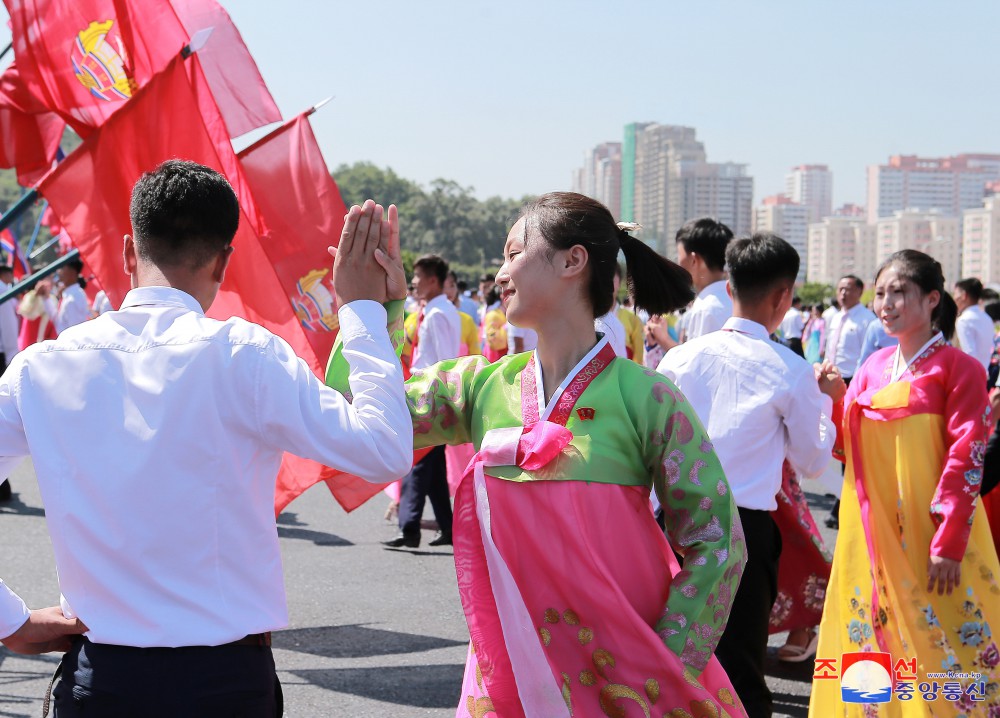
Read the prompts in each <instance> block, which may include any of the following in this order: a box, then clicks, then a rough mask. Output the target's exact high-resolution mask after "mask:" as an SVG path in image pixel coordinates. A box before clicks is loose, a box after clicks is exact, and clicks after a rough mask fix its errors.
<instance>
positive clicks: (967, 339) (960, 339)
mask: <svg viewBox="0 0 1000 718" xmlns="http://www.w3.org/2000/svg"><path fill="white" fill-rule="evenodd" d="M955 340H956V342H957V343H958V348H959V349H961V350H962V351H963V352H965V353H966V354H972V352H973V351H974V350H975V348H976V331H975V325H974V324H973V323H972V322H970V321H969V319H968V317H966V316H964V315H959V317H958V320H957V321H956V322H955Z"/></svg>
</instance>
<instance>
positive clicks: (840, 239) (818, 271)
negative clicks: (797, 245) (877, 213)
mask: <svg viewBox="0 0 1000 718" xmlns="http://www.w3.org/2000/svg"><path fill="white" fill-rule="evenodd" d="M874 260H875V227H874V226H873V225H870V224H867V223H866V222H865V219H864V217H858V216H840V215H834V216H832V217H824V218H823V221H822V222H817V223H814V224H810V225H809V238H808V242H807V261H808V265H807V269H806V278H807V279H808V281H810V282H822V283H824V284H836V283H837V280H839V279H840V278H841V277H843V276H844V275H846V274H853V275H855V276H857V277H860V278H861V280H862V281H864V283H865V285H866V286H867V285H868V284H869V283H870V282H871V278H872V274H874V270H875V267H874V264H875V261H874Z"/></svg>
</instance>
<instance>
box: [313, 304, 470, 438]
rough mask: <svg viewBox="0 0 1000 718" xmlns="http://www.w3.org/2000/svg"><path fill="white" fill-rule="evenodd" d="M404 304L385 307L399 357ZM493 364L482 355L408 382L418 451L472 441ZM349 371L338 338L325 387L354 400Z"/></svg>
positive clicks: (451, 361)
mask: <svg viewBox="0 0 1000 718" xmlns="http://www.w3.org/2000/svg"><path fill="white" fill-rule="evenodd" d="M402 309H403V303H402V302H390V303H389V304H387V305H386V312H387V314H388V328H389V338H390V340H391V341H392V344H393V347H394V348H395V350H396V356H397V357H398V356H399V353H400V352H401V351H402V346H403V340H404V335H403V311H402ZM488 366H489V362H487V361H486V359H485V358H484V357H482V356H480V355H474V356H467V357H460V358H458V359H448V360H445V361H442V362H438V363H437V364H435V365H433V366H429V367H427V368H426V369H420V370H415V371H413V372H412V374H411V376H410V378H409V379H408V380H407V381H406V386H405V389H406V403H407V405H408V406H409V408H410V416H411V418H412V419H413V446H414V448H415V449H420V448H424V447H427V446H437V445H439V444H466V443H469V442H470V441H472V432H471V428H470V427H471V423H472V416H471V414H472V412H471V410H472V397H473V395H474V386H473V385H474V384H475V382H476V379H477V378H478V377H479V376H480V374H481V372H482V370H483V369H485V368H486V367H488ZM349 376H350V366H349V365H348V363H347V360H346V359H345V358H344V356H343V353H342V345H341V343H340V339H339V338H338V340H337V342H336V344H335V345H334V347H333V352H331V354H330V361H329V362H328V363H327V366H326V384H327V386H329V387H331V388H333V389H336V390H337V391H339V392H340V393H341V394H343V395H344V396H345V397H347V399H348V400H350V399H351V393H350V385H349V384H348V377H349Z"/></svg>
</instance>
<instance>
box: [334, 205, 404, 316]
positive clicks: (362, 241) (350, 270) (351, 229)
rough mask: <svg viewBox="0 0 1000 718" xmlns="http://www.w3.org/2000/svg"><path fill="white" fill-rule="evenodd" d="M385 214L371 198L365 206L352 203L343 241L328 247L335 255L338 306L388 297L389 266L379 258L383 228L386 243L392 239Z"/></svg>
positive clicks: (342, 234)
mask: <svg viewBox="0 0 1000 718" xmlns="http://www.w3.org/2000/svg"><path fill="white" fill-rule="evenodd" d="M384 214H385V212H384V210H383V209H382V206H381V205H378V204H375V202H374V201H372V200H370V199H369V200H365V203H364V205H362V206H361V207H358V206H357V205H355V206H353V207H351V209H350V211H349V212H348V213H347V216H346V217H345V218H344V231H343V232H342V233H341V236H340V245H339V246H338V247H330V248H329V249H328V251H329V252H330V254H331V255H332V256H333V258H334V262H333V291H334V293H335V294H336V295H337V306H340V307H342V306H344V305H345V304H347V303H348V302H353V301H355V300H357V299H371V300H373V301H376V302H379V303H380V304H381V303H384V302H385V301H386V298H387V297H386V270H384V269H383V268H382V266H381V265H380V264H379V263H378V262H377V261H376V260H375V252H376V250H378V249H379V243H380V241H383V240H382V236H383V232H384V233H385V239H384V241H385V242H386V246H388V244H389V243H390V237H389V234H390V230H391V227H390V226H389V223H388V222H385V221H384V220H383V215H384ZM397 241H398V240H397ZM397 253H398V250H397Z"/></svg>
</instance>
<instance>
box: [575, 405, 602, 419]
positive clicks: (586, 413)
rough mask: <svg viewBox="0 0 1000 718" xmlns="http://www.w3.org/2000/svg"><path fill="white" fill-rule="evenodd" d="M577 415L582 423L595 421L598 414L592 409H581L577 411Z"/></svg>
mask: <svg viewBox="0 0 1000 718" xmlns="http://www.w3.org/2000/svg"><path fill="white" fill-rule="evenodd" d="M576 415H577V416H579V417H580V421H593V419H594V417H595V416H596V415H597V412H596V411H594V410H593V409H591V408H590V407H580V408H579V409H577V410H576Z"/></svg>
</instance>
